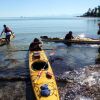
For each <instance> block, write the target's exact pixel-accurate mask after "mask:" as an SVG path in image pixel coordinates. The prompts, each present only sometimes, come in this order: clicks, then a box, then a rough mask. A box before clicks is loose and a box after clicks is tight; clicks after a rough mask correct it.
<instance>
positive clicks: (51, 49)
mask: <svg viewBox="0 0 100 100" xmlns="http://www.w3.org/2000/svg"><path fill="white" fill-rule="evenodd" d="M42 50H53V49H42ZM7 51H10V52H17V51H29V50H28V49H26V50H25V49H19V50H7Z"/></svg>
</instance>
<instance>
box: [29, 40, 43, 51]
mask: <svg viewBox="0 0 100 100" xmlns="http://www.w3.org/2000/svg"><path fill="white" fill-rule="evenodd" d="M41 47H42V42H40V41H39V39H38V38H35V39H34V40H33V42H32V43H31V44H30V46H29V50H30V51H40V50H41Z"/></svg>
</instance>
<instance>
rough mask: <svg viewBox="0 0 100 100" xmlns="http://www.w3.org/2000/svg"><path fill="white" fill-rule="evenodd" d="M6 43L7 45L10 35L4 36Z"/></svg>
mask: <svg viewBox="0 0 100 100" xmlns="http://www.w3.org/2000/svg"><path fill="white" fill-rule="evenodd" d="M6 43H7V44H9V43H10V35H7V36H6Z"/></svg>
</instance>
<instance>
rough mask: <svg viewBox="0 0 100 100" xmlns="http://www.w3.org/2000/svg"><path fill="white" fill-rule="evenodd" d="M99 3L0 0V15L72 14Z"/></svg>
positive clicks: (87, 0)
mask: <svg viewBox="0 0 100 100" xmlns="http://www.w3.org/2000/svg"><path fill="white" fill-rule="evenodd" d="M98 5H100V0H0V17H20V16H23V17H44V16H51V17H53V16H68V15H71V16H74V15H81V14H83V13H85V12H86V11H87V10H88V9H89V8H91V9H93V8H94V7H97V6H98Z"/></svg>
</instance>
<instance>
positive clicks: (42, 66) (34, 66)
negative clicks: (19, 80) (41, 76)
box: [31, 60, 48, 70]
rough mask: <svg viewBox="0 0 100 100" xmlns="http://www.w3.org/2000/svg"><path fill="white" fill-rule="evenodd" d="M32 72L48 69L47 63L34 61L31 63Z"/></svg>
mask: <svg viewBox="0 0 100 100" xmlns="http://www.w3.org/2000/svg"><path fill="white" fill-rule="evenodd" d="M31 67H32V70H42V69H44V70H47V69H48V63H47V62H45V61H42V60H36V61H34V62H33V63H32V66H31Z"/></svg>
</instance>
